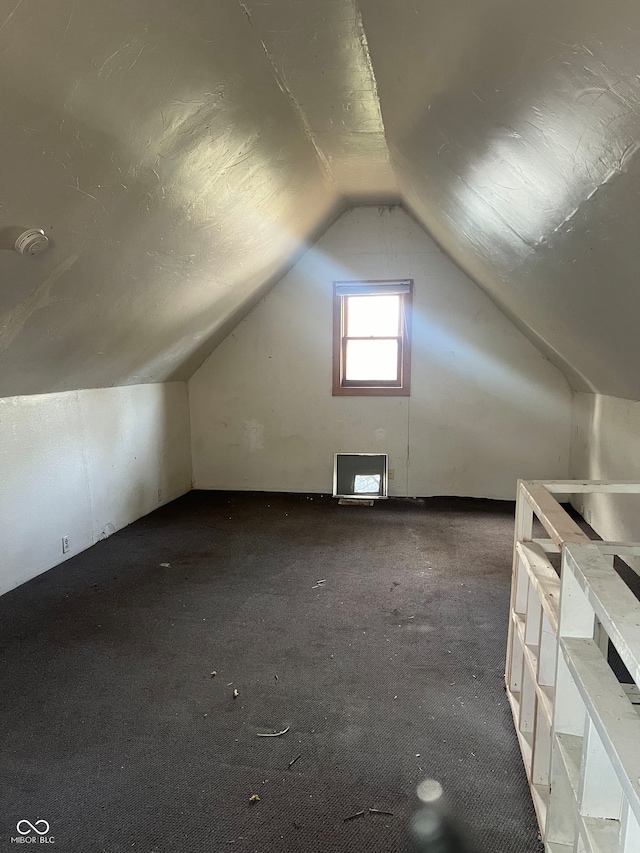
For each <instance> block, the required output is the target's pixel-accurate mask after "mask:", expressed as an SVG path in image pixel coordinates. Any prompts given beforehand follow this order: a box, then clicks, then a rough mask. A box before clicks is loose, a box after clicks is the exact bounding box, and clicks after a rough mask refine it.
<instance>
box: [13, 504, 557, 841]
mask: <svg viewBox="0 0 640 853" xmlns="http://www.w3.org/2000/svg"><path fill="white" fill-rule="evenodd" d="M512 535H513V504H509V503H502V502H496V501H481V500H471V499H459V498H457V499H427V500H424V501H388V502H380V503H379V504H377V505H376V506H374V507H373V508H361V507H339V506H338V505H337V504H336V502H335V501H334V500H333V499H331V498H328V497H320V496H317V495H316V496H313V497H310V496H304V495H289V496H287V495H269V494H249V493H212V492H208V493H206V492H192V493H191V494H189V495H187V496H185V497H184V498H181V499H180V500H178V501H175V502H174V503H172V504H170V505H168V506H166V507H164V508H162V509H160V510H158V511H157V512H155V513H153V514H152V515H150V516H147V517H146V518H144V519H142V520H140V521H138V522H136V523H135V524H133V525H131V526H130V527H128V528H127V529H125V530H123V531H120V532H119V533H117V534H116V535H114V536H113V537H111V538H110V539H109V540H107V541H104V542H101V543H99V544H98V545H96V546H95V547H94V548H92V549H90V550H89V551H86V552H85V553H83V554H81V555H79V556H77V557H75V558H73V559H71V560H69V561H68V562H67V563H65V564H63V565H61V566H59V567H57V568H56V569H53V570H51V571H49V572H47V573H46V574H44V575H41V576H40V577H39V578H35V579H34V580H33V581H31V582H29V583H28V584H25V585H23V586H22V587H20V588H18V589H17V590H14V591H13V592H11V593H8V594H7V595H5V596H3V597H2V598H0V647H1V652H2V662H1V665H0V705H1V726H2V736H1V746H0V850H2V851H4V850H16V849H18V848H17V847H16V844H15V843H14V842H11V838H12V837H16V836H17V835H18V833H17V832H16V824H17V822H18V821H19V820H29V821H31V822H32V823H34V822H35V821H36V820H46V821H47V822H48V823H49V824H50V831H49V836H53V837H54V839H55V847H54V849H56V850H58V851H60V853H67V851H68V853H76V851H78V853H80V851H83V853H88V851H91V852H93V851H97V853H102V851H105V853H123V851H129V853H130V851H132V850H133V851H139V853H152V851H162V853H173V851H193V853H200V852H201V851H202V853H204V851H232V853H236V851H237V853H253V851H259V853H285V851H286V853H298V851H300V853H302V851H304V853H315V851H318V853H319V851H323V852H324V853H332V851H336V853H337V852H338V851H340V853H343V852H344V853H388V852H389V853H390V851H398V853H400V851H405V850H406V849H407V848H406V839H405V826H406V823H407V820H408V818H409V816H410V815H411V813H412V810H413V808H414V807H415V800H414V790H415V786H416V783H417V782H418V781H419V780H421V779H423V778H425V777H434V778H436V779H438V780H439V781H440V782H441V783H442V785H443V787H444V790H445V792H446V795H447V798H448V802H449V804H450V806H451V809H452V811H453V813H454V814H455V815H456V816H457V817H459V818H460V819H461V820H462V821H463V822H464V824H465V825H466V826H467V828H468V832H469V836H470V838H471V839H472V841H473V848H472V849H473V851H474V853H538V851H540V850H542V847H541V845H540V844H539V842H538V840H537V839H538V832H537V825H536V821H535V817H534V812H533V808H532V805H531V802H530V799H529V793H528V789H527V786H526V781H525V776H524V770H523V767H522V762H521V758H520V753H519V751H518V746H517V742H516V737H515V733H514V729H513V724H512V720H511V716H510V711H509V708H508V703H507V700H506V697H505V693H504V690H503V668H504V648H505V640H506V629H507V614H508V603H509V583H510V572H511V547H512ZM163 564H168V565H163ZM320 580H322V581H324V583H323V584H320V585H318V584H317V581H320ZM213 670H215V671H217V675H216V677H215V678H212V677H211V672H212V671H213ZM234 690H237V691H238V697H237V698H236V699H234V698H233V691H234ZM285 727H290V728H289V731H288V732H287V733H286V734H284V735H282V736H281V737H275V738H273V737H269V738H261V737H257V733H258V732H262V733H268V732H274V731H279V730H282V729H284V728H285ZM294 759H296V760H295V763H293V764H292V766H289V764H290V763H291V762H292V761H294ZM254 794H256V795H258V796H259V798H260V800H259V802H256V803H254V804H251V803H250V801H249V800H250V797H251V796H252V795H254ZM370 807H373V808H376V809H379V810H382V811H386V812H392V815H381V814H371V813H369V812H368V809H369V808H370ZM361 810H366V813H365V815H363V816H362V817H358V818H355V819H353V820H350V821H345V820H344V819H345V818H346V817H349V816H351V815H353V814H355V813H357V812H359V811H361ZM41 826H43V825H42V824H41Z"/></svg>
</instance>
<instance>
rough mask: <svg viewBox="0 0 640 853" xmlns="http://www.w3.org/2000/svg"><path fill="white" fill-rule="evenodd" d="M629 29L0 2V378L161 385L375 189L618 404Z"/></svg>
mask: <svg viewBox="0 0 640 853" xmlns="http://www.w3.org/2000/svg"><path fill="white" fill-rule="evenodd" d="M639 45H640V6H638V5H637V3H636V2H635V0H634V2H631V0H600V2H595V0H565V2H564V3H558V2H557V0H554V2H549V0H539V2H537V3H535V4H533V3H530V2H528V0H429V2H427V0H412V2H409V0H394V2H393V3H390V2H388V0H358V2H353V0H318V2H310V0H309V2H307V0H262V1H261V2H258V0H181V2H175V0H82V2H79V0H47V2H44V3H43V2H42V0H19V2H16V0H0V116H1V117H2V125H1V126H2V133H1V134H0V154H1V157H2V160H1V162H2V166H1V167H0V248H3V249H5V251H0V395H1V396H7V395H15V394H28V393H41V392H48V391H57V390H65V389H71V388H84V387H95V386H109V385H114V384H126V383H138V382H158V381H163V380H166V379H175V378H181V379H184V378H188V377H189V376H190V375H191V373H192V372H193V370H194V369H195V368H196V367H197V366H198V365H199V364H200V363H201V361H202V360H203V358H204V357H206V355H207V354H208V353H209V352H210V351H211V349H212V348H213V347H214V346H215V345H216V344H217V343H218V342H219V341H220V340H221V339H222V337H224V335H225V334H226V333H227V332H228V330H229V329H230V328H231V327H232V326H233V324H234V323H235V322H237V320H238V319H239V318H240V317H241V316H242V315H243V313H244V312H246V310H248V308H249V307H250V306H251V305H252V304H254V303H255V301H256V299H258V298H259V297H260V296H261V295H262V294H263V293H264V292H265V290H266V289H267V288H268V287H269V286H270V285H271V284H272V283H273V282H274V281H275V280H277V278H278V277H279V276H280V275H281V274H282V272H283V271H284V269H286V267H287V265H288V264H290V263H291V262H292V260H294V259H295V257H296V255H297V254H298V253H299V252H300V251H303V250H304V248H305V246H306V245H308V243H309V241H311V240H313V239H314V237H315V235H316V234H318V233H319V232H320V231H321V230H322V229H323V228H325V227H326V226H327V224H329V223H330V222H331V221H332V220H333V219H334V218H335V216H336V215H337V214H338V213H339V212H340V211H341V210H343V209H344V208H345V207H346V206H347V205H352V204H362V203H384V204H386V203H394V202H402V203H403V204H404V205H405V206H406V207H407V208H408V209H409V210H410V211H411V212H412V213H413V214H414V216H415V217H416V218H417V219H418V220H419V221H420V222H421V223H422V224H423V225H424V227H425V228H426V229H427V230H428V231H429V232H430V233H431V234H432V235H433V236H434V237H435V238H436V239H437V240H438V242H439V243H440V244H441V245H442V246H443V248H444V249H445V250H446V251H447V252H448V253H449V254H450V255H451V256H452V258H453V259H454V260H455V261H456V262H457V263H458V264H459V265H460V266H461V267H462V268H463V269H464V270H465V271H466V272H467V273H468V274H469V275H470V276H471V277H472V278H473V279H474V280H476V281H477V282H478V283H479V284H480V285H481V286H482V287H483V288H484V289H485V290H486V291H487V292H488V293H489V294H490V295H491V296H492V297H493V298H494V300H495V301H496V302H497V303H498V304H499V305H500V306H501V307H502V308H503V310H505V312H506V313H507V314H508V315H509V316H510V317H512V319H513V320H514V321H515V322H516V323H517V324H518V325H519V326H520V328H522V329H523V331H525V332H526V333H527V334H528V335H529V337H531V338H532V340H534V341H535V342H536V343H537V345H538V346H540V348H541V349H542V350H543V352H545V353H546V354H547V355H548V356H549V357H550V358H551V359H552V360H553V361H554V362H555V363H556V364H558V366H559V367H561V369H562V370H564V372H565V373H566V375H567V376H568V377H569V379H570V380H571V382H572V384H573V385H574V387H576V388H579V389H591V390H597V391H601V392H603V393H608V394H614V395H618V396H625V397H631V398H634V399H639V398H640V371H638V369H637V368H638V365H639V364H640V358H639V356H640V337H639V336H638V335H637V334H636V329H635V326H636V318H637V315H638V302H639V300H640V287H639V286H638V282H637V271H638V270H639V269H640V240H639V239H638V237H637V232H638V230H639V228H640V204H639V200H640V199H639V195H640V159H639V155H638V154H637V149H638V147H639V140H640V49H639V47H638V46H639ZM27 227H42V228H44V229H45V231H46V232H47V234H48V235H49V237H50V238H51V241H52V243H51V247H50V249H49V250H48V251H47V253H45V254H44V255H42V256H40V257H38V258H25V257H21V256H19V255H18V254H17V253H15V252H13V251H11V250H10V247H11V245H12V241H13V240H14V239H15V236H16V234H17V233H19V232H20V230H23V229H24V228H27Z"/></svg>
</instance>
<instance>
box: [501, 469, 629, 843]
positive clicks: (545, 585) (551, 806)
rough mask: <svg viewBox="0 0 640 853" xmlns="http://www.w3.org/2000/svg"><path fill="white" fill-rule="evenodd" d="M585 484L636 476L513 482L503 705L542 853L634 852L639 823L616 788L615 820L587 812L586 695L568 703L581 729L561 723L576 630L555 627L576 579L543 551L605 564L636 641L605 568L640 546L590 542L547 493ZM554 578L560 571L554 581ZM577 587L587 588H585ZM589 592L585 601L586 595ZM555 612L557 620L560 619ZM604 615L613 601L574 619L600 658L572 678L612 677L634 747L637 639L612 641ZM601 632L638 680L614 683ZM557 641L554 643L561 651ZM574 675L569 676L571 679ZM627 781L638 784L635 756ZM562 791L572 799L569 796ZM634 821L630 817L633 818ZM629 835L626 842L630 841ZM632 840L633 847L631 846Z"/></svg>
mask: <svg viewBox="0 0 640 853" xmlns="http://www.w3.org/2000/svg"><path fill="white" fill-rule="evenodd" d="M585 491H591V492H597V491H600V492H618V493H620V492H626V493H630V494H638V493H640V484H638V483H636V482H633V483H620V482H618V483H610V482H599V481H598V482H594V481H591V482H586V481H563V482H557V481H545V482H537V481H535V482H532V481H519V483H518V498H517V503H516V529H515V538H514V555H513V581H512V591H511V611H510V619H509V638H508V646H507V667H506V688H507V695H508V697H509V702H510V704H511V709H512V712H513V717H514V722H515V727H516V732H517V735H518V740H519V743H520V749H521V752H522V757H523V760H524V765H525V769H526V772H527V778H528V780H529V785H530V789H531V794H532V798H533V803H534V806H535V809H536V814H537V817H538V823H539V825H540V831H541V835H542V837H543V839H544V841H545V847H546V850H547V853H564V851H571V853H596V851H597V853H604V851H607V853H631V851H633V853H640V842H638V841H637V838H636V836H635V835H634V834H633V833H635V832H637V831H638V830H637V821H638V812H637V810H636V805H637V803H635V801H634V800H633V797H631V796H630V795H628V796H626V799H625V798H624V797H623V798H621V799H620V802H619V803H618V806H619V808H620V812H619V814H618V815H617V820H614V819H613V818H610V817H608V816H602V815H600V814H595V813H592V812H594V811H597V810H594V809H593V808H592V806H591V805H590V802H591V801H590V800H589V796H591V798H592V800H593V799H594V798H596V799H597V798H598V797H599V796H600V795H599V794H596V793H594V792H593V791H591V789H589V788H588V786H587V789H585V790H583V788H582V787H581V785H583V783H584V780H585V779H589V780H590V782H591V780H593V779H594V778H596V776H594V773H593V772H591V771H590V770H589V768H590V767H591V766H592V765H591V763H590V762H591V761H592V760H595V759H592V758H589V760H588V761H587V758H588V757H589V756H590V755H591V753H590V752H589V749H592V750H596V749H597V745H596V740H595V737H596V734H595V733H597V732H598V731H599V730H598V728H597V724H596V723H595V722H594V723H593V724H592V725H593V726H595V728H594V729H593V732H592V731H591V730H587V729H588V725H589V722H588V721H589V720H590V719H593V715H591V716H589V714H590V711H589V710H588V709H590V708H592V705H590V704H589V701H588V700H587V699H583V700H581V701H582V705H580V706H576V707H579V708H584V709H586V710H580V711H579V712H577V713H578V716H579V715H580V714H582V717H581V725H582V728H580V725H578V723H579V722H580V720H578V722H576V720H575V719H574V720H573V723H574V725H573V728H571V727H570V726H569V730H567V725H568V724H566V721H565V718H564V717H563V716H562V715H563V714H564V713H565V711H566V708H567V707H568V706H567V705H566V703H565V702H564V697H565V693H564V692H563V691H565V689H571V688H566V684H568V683H569V682H567V679H566V674H567V669H568V668H569V664H568V663H567V657H566V648H567V647H566V642H569V647H571V642H572V641H573V639H574V638H575V636H576V635H575V634H571V633H569V634H568V635H566V637H565V634H564V633H563V632H564V630H565V629H564V627H563V625H565V624H568V623H566V620H567V619H568V618H569V617H567V616H566V613H567V612H568V611H567V610H566V608H567V607H568V606H569V603H570V601H571V600H575V595H574V594H573V593H574V592H575V590H574V588H573V587H571V590H572V592H570V593H565V592H564V589H563V587H564V586H566V585H567V584H569V585H571V584H572V583H573V581H572V578H573V579H574V580H575V578H576V574H575V572H574V571H573V569H572V570H570V571H568V572H567V571H565V570H564V568H562V569H561V571H560V574H559V573H558V571H557V570H556V569H555V568H554V567H553V565H552V562H551V560H550V555H551V554H553V553H556V554H557V553H558V552H562V555H563V556H562V565H563V566H564V564H565V561H566V560H568V559H569V556H568V555H569V553H574V549H577V553H578V554H579V555H583V556H584V555H585V554H587V553H588V554H589V555H591V560H592V561H593V560H594V559H596V558H597V562H598V565H599V567H600V571H602V567H603V566H604V567H605V569H606V571H607V579H608V581H610V586H611V589H612V590H614V591H615V592H616V593H619V594H620V595H622V599H623V600H624V601H625V602H626V604H627V606H629V605H630V603H631V602H633V603H635V606H636V607H637V614H636V622H637V631H638V635H637V641H638V643H639V644H640V605H639V604H638V603H637V602H636V599H635V597H634V596H633V594H632V593H631V592H630V590H629V589H628V588H627V587H626V585H625V584H624V582H623V581H622V580H621V579H620V578H619V577H618V575H617V573H616V572H615V571H614V570H613V568H612V560H613V556H614V555H622V556H629V555H634V556H637V555H640V545H638V544H634V543H620V542H592V541H591V540H589V538H588V536H587V535H586V534H585V533H584V532H583V531H582V530H581V529H580V527H578V525H577V524H576V523H575V522H574V521H573V520H572V519H571V518H570V517H569V516H568V515H567V513H566V512H565V511H564V510H563V508H562V507H561V506H560V504H559V503H558V502H557V500H556V499H555V497H554V494H563V495H571V494H576V493H578V492H585ZM534 518H537V519H538V520H539V521H540V522H541V524H542V526H543V528H544V530H545V531H546V533H547V537H548V538H542V539H536V538H533V529H534ZM565 546H566V547H565ZM570 549H571V550H570ZM580 549H588V550H587V551H584V550H580ZM594 555H595V556H594ZM572 559H573V558H572ZM574 563H575V559H574V562H573V563H572V564H571V565H572V566H573V565H574ZM580 571H581V570H580ZM565 575H566V579H565ZM561 577H562V578H563V580H562V581H561ZM580 577H587V578H591V575H590V574H589V573H588V572H587V574H586V575H584V574H581V575H580ZM589 582H590V581H589ZM623 593H624V595H623ZM611 594H613V593H611ZM585 595H587V594H586V593H585ZM594 595H595V593H594ZM563 596H564V599H566V601H565V604H564V606H563V607H561V604H560V602H561V599H562V598H563ZM572 596H573V599H572ZM564 599H563V600H564ZM587 600H588V601H589V600H591V599H590V598H589V596H588V595H587ZM594 600H595V599H594ZM561 613H562V615H563V619H561ZM607 614H608V615H607ZM612 616H613V617H619V616H620V611H619V609H616V607H614V608H613V610H610V611H607V613H605V611H604V610H602V608H600V607H591V610H590V611H589V614H588V615H587V616H584V620H586V621H583V622H581V623H580V624H581V628H582V629H583V630H584V631H586V633H584V634H580V635H578V636H579V638H580V640H581V641H588V642H589V644H590V645H589V647H588V648H589V649H590V650H591V651H592V652H593V650H594V649H595V652H597V656H598V657H597V661H598V667H597V668H596V669H594V670H593V671H592V670H588V671H589V672H591V675H590V680H588V681H587V682H584V681H579V684H581V685H584V684H586V683H588V684H590V685H591V686H593V685H594V684H597V683H598V680H599V679H600V677H601V676H602V675H603V674H604V673H606V674H607V682H606V683H607V684H608V688H611V686H612V685H614V686H615V690H616V694H617V695H618V697H619V698H620V696H624V701H625V702H626V705H624V706H620V707H618V711H620V710H621V708H622V707H624V708H626V710H627V712H628V713H630V714H631V715H632V716H633V719H634V721H635V722H636V723H637V725H638V727H639V728H638V749H640V718H638V716H637V714H635V711H634V708H633V706H632V702H637V703H639V704H637V706H636V707H637V708H640V699H639V698H638V697H639V696H640V691H639V690H638V684H639V683H640V682H639V680H638V678H636V675H637V674H640V668H638V669H636V671H635V673H634V670H633V669H632V668H629V664H627V660H632V657H633V654H636V655H638V656H639V657H640V645H639V646H638V648H636V649H635V651H633V654H632V650H633V649H634V648H635V647H634V646H633V642H631V643H630V644H629V640H630V638H629V637H628V636H627V639H626V641H625V643H626V644H623V645H622V646H621V647H620V648H619V647H618V646H619V642H618V639H617V638H618V636H619V634H620V628H619V627H618V628H615V624H616V621H615V618H613V619H612ZM587 623H588V625H587ZM585 626H587V627H585ZM567 630H569V631H571V628H570V627H569V628H567ZM625 630H626V629H625ZM616 631H617V633H616ZM612 632H613V634H612ZM627 634H628V631H627ZM625 636H626V635H625ZM609 639H611V641H612V642H613V644H614V646H615V647H616V649H617V650H618V653H619V654H620V656H621V657H622V660H623V661H624V662H625V664H626V665H627V667H628V668H629V671H630V673H631V674H632V675H633V676H634V678H635V679H636V684H635V685H632V686H627V685H620V684H619V683H618V681H617V679H616V677H615V676H614V674H613V672H612V671H611V669H610V667H609V665H608V664H607V659H606V652H607V648H608V644H609ZM631 639H633V638H631ZM559 649H561V652H560V654H559ZM593 659H594V658H593V654H592V655H591V658H589V664H588V666H591V664H593ZM585 666H586V664H585ZM583 669H584V667H583ZM569 671H571V670H569ZM580 672H583V670H580ZM583 674H584V673H583ZM572 677H573V676H572ZM572 683H574V684H575V678H574V682H572ZM576 691H577V693H576ZM577 695H581V694H580V688H579V687H576V688H575V689H574V690H573V693H572V694H571V697H570V701H571V702H572V703H573V706H575V702H576V696H577ZM585 695H586V694H585ZM589 695H591V694H589ZM563 703H564V704H563ZM596 705H597V703H596ZM559 715H560V716H559ZM585 726H587V729H585ZM576 727H577V728H578V729H580V731H579V732H577V731H576ZM598 737H600V739H601V741H602V744H601V745H602V746H603V749H604V750H605V754H606V755H609V753H608V752H606V749H607V744H609V740H608V739H607V737H606V736H604V735H602V734H600V735H598ZM585 743H586V744H587V745H588V746H587V750H586V751H585V752H584V755H583V744H585ZM594 754H595V753H594ZM593 766H594V767H595V766H596V765H595V764H594V765H593ZM614 772H615V771H614ZM635 781H636V783H637V784H640V765H639V766H638V773H637V776H636V780H635ZM563 785H564V786H563ZM620 785H622V783H620ZM616 790H617V789H616ZM621 790H624V788H621ZM585 791H586V793H585ZM589 791H591V793H589ZM570 794H571V795H572V796H573V799H571V797H570V796H569V795H570ZM624 809H626V811H624ZM623 811H624V814H623ZM602 821H604V823H603V822H602ZM634 821H636V823H635V824H634ZM614 824H615V825H614ZM623 832H624V833H627V836H628V839H632V840H627V836H623V835H621V833H623ZM614 835H615V844H614V845H613V846H611V844H610V846H608V847H607V846H602V845H603V844H604V843H606V841H607V839H609V840H610V839H611V838H613V836H614ZM603 839H604V840H603ZM601 842H602V843H601ZM630 844H631V845H632V846H629V845H630ZM634 844H635V846H633V845H634ZM598 845H600V846H598ZM625 845H626V846H625Z"/></svg>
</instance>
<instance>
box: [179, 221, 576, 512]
mask: <svg viewBox="0 0 640 853" xmlns="http://www.w3.org/2000/svg"><path fill="white" fill-rule="evenodd" d="M387 278H388V279H392V278H395V279H397V278H413V279H414V282H415V293H414V317H413V346H412V370H411V389H412V390H411V397H408V398H406V397H387V398H384V397H333V396H332V395H331V359H332V294H333V281H334V280H340V279H344V280H353V279H387ZM189 403H190V410H191V430H192V457H193V472H194V486H195V487H196V488H203V489H256V490H265V491H272V490H273V491H292V492H328V491H330V490H331V482H332V466H333V454H334V453H335V452H336V451H345V452H349V451H361V452H371V451H377V452H387V453H389V456H390V460H389V464H390V467H392V468H394V469H395V472H396V477H395V480H394V481H393V482H392V483H391V484H390V487H391V493H392V494H393V495H404V496H407V495H409V496H416V495H434V494H450V495H472V496H485V497H493V498H513V497H514V495H515V483H516V479H517V478H518V477H526V478H529V477H531V478H536V477H566V476H568V473H569V445H570V432H571V406H572V392H571V390H570V389H569V386H568V384H567V382H566V380H565V378H564V377H563V375H562V374H561V373H560V372H559V371H558V370H557V369H556V368H555V367H553V366H552V365H551V364H550V363H549V362H548V361H547V360H546V359H545V358H543V357H542V355H541V354H540V353H539V352H538V350H536V349H535V348H534V346H533V345H532V344H531V343H530V342H529V341H528V340H527V339H526V338H525V337H524V336H523V335H522V334H521V333H520V332H519V331H518V330H517V329H516V328H515V326H513V324H512V323H510V322H509V321H508V320H507V319H506V317H505V316H504V315H503V314H502V313H501V312H500V311H499V310H498V309H497V308H496V306H495V305H494V304H493V303H492V302H491V301H490V300H489V298H488V297H487V296H486V295H485V294H484V292H483V291H482V290H481V289H480V288H479V287H477V286H476V285H475V284H474V283H473V282H471V281H470V280H469V279H468V278H467V277H466V276H465V275H464V274H463V273H462V272H461V271H460V270H459V269H458V268H457V267H456V266H455V265H454V264H453V263H452V262H451V261H450V260H449V259H448V258H447V257H446V256H444V255H443V254H442V253H441V252H440V251H439V249H438V247H437V246H436V245H435V243H434V242H433V241H432V240H431V239H430V238H429V237H428V236H427V234H426V233H425V232H424V231H423V230H422V229H421V228H420V227H419V226H418V225H417V224H416V223H415V222H414V220H412V219H411V218H410V217H409V216H408V215H407V214H406V213H404V211H402V210H401V209H399V208H393V209H388V208H387V209H383V210H379V209H378V208H374V207H362V208H356V209H354V210H351V211H349V212H348V213H346V214H345V215H344V216H342V217H341V218H340V219H339V220H338V221H337V222H336V223H335V224H334V225H333V226H332V227H331V228H330V229H329V231H327V233H326V234H325V235H324V236H323V237H322V238H321V239H320V240H319V241H318V243H317V244H316V245H315V246H314V247H313V248H311V249H310V250H309V251H308V252H307V253H306V254H305V256H304V257H303V258H302V259H301V260H300V261H299V262H298V263H297V264H296V266H295V267H294V268H293V269H292V270H291V271H290V272H289V273H288V274H287V275H286V276H285V277H284V278H283V279H282V280H281V281H280V282H279V283H278V284H277V285H276V286H275V287H274V288H273V290H272V291H271V292H270V293H269V294H268V295H267V297H266V298H265V299H263V300H262V301H261V302H260V303H259V304H258V305H257V306H256V308H255V309H254V310H253V311H252V312H251V313H250V314H249V315H248V316H247V317H246V318H245V319H244V320H243V321H242V322H241V323H240V324H239V326H237V327H236V329H235V330H234V331H233V332H232V333H231V334H230V335H229V336H228V337H227V338H226V339H225V340H224V341H223V342H222V344H221V345H220V346H219V347H218V348H217V349H216V350H215V351H214V353H213V354H212V355H211V356H210V357H209V358H208V359H207V361H206V362H205V363H204V364H203V365H202V366H201V367H200V369H199V370H198V371H197V372H196V373H195V374H194V376H193V377H192V378H191V380H190V381H189Z"/></svg>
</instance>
